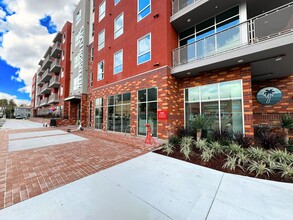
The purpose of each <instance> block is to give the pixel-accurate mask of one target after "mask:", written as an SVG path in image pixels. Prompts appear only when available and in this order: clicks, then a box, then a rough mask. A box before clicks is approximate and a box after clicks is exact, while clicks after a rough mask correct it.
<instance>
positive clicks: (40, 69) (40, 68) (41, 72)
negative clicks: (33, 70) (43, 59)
mask: <svg viewBox="0 0 293 220" xmlns="http://www.w3.org/2000/svg"><path fill="white" fill-rule="evenodd" d="M43 72H44V71H43V70H42V67H39V69H38V72H37V75H38V76H40V75H42V74H43Z"/></svg>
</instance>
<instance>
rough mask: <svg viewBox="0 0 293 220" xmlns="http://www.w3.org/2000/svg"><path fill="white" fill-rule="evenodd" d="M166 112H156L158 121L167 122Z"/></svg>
mask: <svg viewBox="0 0 293 220" xmlns="http://www.w3.org/2000/svg"><path fill="white" fill-rule="evenodd" d="M167 118H168V112H167V111H166V110H161V111H158V119H161V120H167Z"/></svg>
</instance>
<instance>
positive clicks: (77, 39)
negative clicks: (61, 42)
mask: <svg viewBox="0 0 293 220" xmlns="http://www.w3.org/2000/svg"><path fill="white" fill-rule="evenodd" d="M79 36H80V32H77V34H76V35H75V36H74V45H75V46H76V47H77V46H78V44H79Z"/></svg>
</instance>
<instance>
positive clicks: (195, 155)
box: [154, 146, 292, 183]
mask: <svg viewBox="0 0 293 220" xmlns="http://www.w3.org/2000/svg"><path fill="white" fill-rule="evenodd" d="M154 153H157V154H161V155H165V156H168V157H172V158H175V159H178V160H183V161H186V162H189V163H193V164H196V165H200V166H204V167H208V168H211V169H214V170H219V171H222V172H225V173H232V174H238V175H242V176H249V177H254V178H259V179H266V180H273V181H278V182H287V183H292V180H291V181H290V180H286V179H284V178H281V175H280V174H278V173H273V174H270V176H269V177H268V176H267V175H259V176H257V177H255V174H254V173H249V172H248V171H247V172H244V171H243V170H242V169H240V168H239V167H236V169H235V171H231V170H228V169H223V168H222V167H223V165H224V163H225V162H226V161H225V159H226V156H225V155H224V154H221V155H217V156H215V157H214V158H212V159H211V160H210V161H209V162H204V161H202V160H201V157H200V155H201V152H200V151H199V150H198V149H193V151H192V152H191V154H190V156H189V157H190V160H186V159H185V157H184V155H183V154H182V153H180V149H179V147H178V146H177V147H176V149H175V150H174V153H173V154H169V155H167V154H166V153H164V152H163V151H162V149H159V150H156V151H154Z"/></svg>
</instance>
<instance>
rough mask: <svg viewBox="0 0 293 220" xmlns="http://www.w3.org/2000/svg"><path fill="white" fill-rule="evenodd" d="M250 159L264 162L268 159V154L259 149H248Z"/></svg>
mask: <svg viewBox="0 0 293 220" xmlns="http://www.w3.org/2000/svg"><path fill="white" fill-rule="evenodd" d="M247 153H248V156H249V158H251V159H252V160H255V161H262V160H265V159H266V158H267V157H268V153H267V152H266V151H265V150H263V149H262V148H259V147H250V148H248V149H247Z"/></svg>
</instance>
